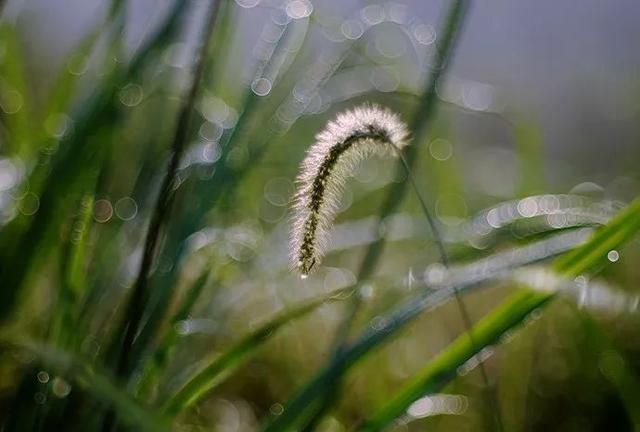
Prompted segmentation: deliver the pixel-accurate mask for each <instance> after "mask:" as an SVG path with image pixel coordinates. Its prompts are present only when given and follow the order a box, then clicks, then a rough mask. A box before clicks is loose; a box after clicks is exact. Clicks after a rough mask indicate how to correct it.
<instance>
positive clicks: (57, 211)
mask: <svg viewBox="0 0 640 432" xmlns="http://www.w3.org/2000/svg"><path fill="white" fill-rule="evenodd" d="M186 5H187V2H176V3H175V6H174V7H173V8H172V9H171V11H170V12H169V14H168V15H167V18H166V19H165V21H164V22H163V23H162V24H161V25H160V27H159V29H158V30H157V31H156V32H155V33H154V34H153V35H152V36H151V37H150V38H149V41H148V42H147V43H146V44H145V45H144V46H143V48H142V49H140V50H139V51H138V52H137V53H136V54H135V56H134V58H133V59H132V60H131V62H130V63H129V64H128V65H126V66H123V67H120V68H116V69H115V70H113V71H111V72H110V73H109V74H108V78H106V79H105V81H104V82H103V83H101V85H100V86H99V87H98V88H97V89H96V90H95V91H94V92H93V94H92V95H91V96H90V97H89V98H88V99H87V100H86V101H85V102H83V103H82V104H81V105H80V106H79V107H78V109H76V110H75V111H74V113H73V114H72V115H71V118H72V119H73V124H74V130H73V133H70V134H67V135H65V136H63V137H62V139H61V140H60V141H59V146H58V147H59V148H58V151H57V152H56V154H55V156H54V159H53V161H52V163H51V165H50V166H44V168H46V172H47V173H48V174H47V176H46V178H45V179H44V180H45V181H32V180H33V179H29V184H30V185H31V186H33V185H34V184H42V185H43V187H42V189H41V190H40V191H38V192H39V198H40V206H39V208H38V211H37V212H36V214H35V215H34V216H17V217H16V218H15V219H14V220H12V221H11V223H10V224H8V225H7V226H5V227H3V230H2V236H0V279H2V281H3V289H2V291H1V293H0V321H2V320H4V319H6V318H7V317H8V315H9V314H10V312H12V311H13V310H14V308H13V306H14V304H15V302H16V299H17V297H18V293H19V291H20V288H21V287H22V284H23V282H24V279H25V278H26V277H27V273H28V272H29V270H30V268H31V265H32V264H33V262H34V260H35V258H36V256H37V255H38V253H39V252H40V251H41V250H43V249H44V248H41V247H40V246H41V244H42V243H43V242H44V241H46V240H47V239H48V238H49V237H50V236H51V235H52V233H54V232H56V231H57V230H59V229H60V224H61V223H62V221H63V213H64V212H66V211H68V209H69V208H70V201H69V200H70V199H71V198H74V195H75V193H74V192H77V191H78V190H79V189H81V185H82V183H83V179H84V176H86V175H87V172H91V171H92V170H93V169H95V165H97V164H99V162H100V159H101V157H102V156H103V154H104V153H103V152H104V151H105V149H103V148H102V147H105V146H104V145H102V144H104V143H98V144H101V145H97V146H94V145H91V144H96V142H95V141H94V140H93V139H92V138H94V137H95V136H96V135H97V134H98V133H99V132H103V131H105V130H108V129H109V127H113V125H114V124H115V123H116V122H117V120H118V119H119V116H118V110H117V106H118V105H119V102H118V101H117V98H116V94H117V92H118V91H119V87H118V85H119V84H121V83H123V82H128V81H129V80H131V79H133V78H134V77H136V76H137V75H138V74H139V73H140V72H141V71H142V67H143V66H144V65H145V64H146V62H147V60H148V59H149V57H150V56H151V54H152V53H154V52H155V51H156V50H157V49H158V48H160V47H162V46H163V45H164V43H165V42H166V41H167V40H169V39H170V37H171V36H172V35H173V34H174V33H175V32H176V30H177V28H178V27H179V26H178V23H179V22H180V18H181V17H182V16H183V14H184V11H185V10H186V9H187V8H186ZM44 168H43V170H44ZM32 176H36V179H40V177H41V176H42V173H41V172H39V171H38V170H36V171H35V172H34V173H33V174H32ZM15 251H20V253H19V254H15V253H14V252H15Z"/></svg>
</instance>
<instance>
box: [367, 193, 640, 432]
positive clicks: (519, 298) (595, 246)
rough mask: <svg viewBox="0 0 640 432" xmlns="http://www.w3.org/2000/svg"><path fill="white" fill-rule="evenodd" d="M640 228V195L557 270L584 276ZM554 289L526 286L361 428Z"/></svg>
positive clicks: (381, 423) (382, 422)
mask: <svg viewBox="0 0 640 432" xmlns="http://www.w3.org/2000/svg"><path fill="white" fill-rule="evenodd" d="M639 229H640V199H639V200H636V201H634V202H633V203H631V204H630V205H629V206H628V207H627V208H625V209H624V210H623V211H622V212H620V213H619V214H618V215H617V216H616V217H615V218H614V219H613V220H611V222H610V223H609V224H607V225H605V226H604V227H602V228H601V229H599V230H598V231H597V232H596V233H595V234H594V235H593V236H592V238H591V239H590V240H589V241H588V242H587V243H586V244H584V245H583V246H581V247H579V248H578V249H576V250H574V251H572V252H570V253H568V254H567V255H565V256H563V257H560V258H558V259H557V260H556V261H555V262H554V263H553V269H554V270H555V271H556V272H558V273H559V274H560V275H562V276H565V277H572V276H578V275H579V274H581V273H584V272H587V271H589V270H590V269H591V268H594V267H595V266H597V265H600V264H602V263H603V262H605V261H606V256H607V253H608V252H609V251H610V250H612V249H616V248H619V247H620V246H621V245H622V244H624V243H625V242H626V241H628V240H629V239H630V238H631V237H632V236H633V235H634V234H636V233H637V231H638V230H639ZM553 295H554V294H553V293H543V292H539V291H531V290H528V289H525V290H522V291H520V292H518V293H516V294H514V295H512V296H511V297H510V298H509V299H507V300H506V301H505V302H504V303H503V304H502V305H501V306H499V307H498V308H497V309H495V310H494V311H493V312H492V313H490V314H489V315H488V316H486V317H485V318H483V319H482V320H480V321H479V322H478V323H476V325H475V326H474V327H473V329H472V335H473V337H474V340H475V341H477V342H478V343H480V346H479V347H478V349H475V348H474V346H473V344H472V343H471V341H470V339H469V335H462V336H460V337H458V339H456V340H455V341H454V342H453V343H451V344H450V345H449V346H448V347H447V348H446V349H445V350H444V351H443V352H442V353H440V354H439V355H437V356H436V357H435V358H434V359H433V360H431V361H430V362H429V363H428V365H427V366H426V367H425V368H424V369H423V370H422V371H421V372H420V373H419V374H417V375H416V376H415V377H414V378H412V379H411V381H410V382H409V384H407V386H406V387H405V388H404V389H402V390H401V391H400V392H399V393H398V394H397V395H396V396H395V397H394V398H393V399H392V400H391V402H389V403H388V404H387V405H385V406H384V407H382V408H381V409H380V410H379V411H378V412H376V413H375V414H374V415H373V416H371V418H370V419H369V420H367V421H365V423H364V424H363V425H362V426H361V427H360V428H359V430H362V431H376V430H381V429H384V428H385V427H387V426H388V425H389V424H390V423H391V422H392V421H393V420H394V419H396V418H397V417H399V416H401V415H402V414H403V413H404V412H405V411H406V409H407V408H408V407H409V405H410V404H411V403H412V402H414V401H415V400H417V399H419V398H420V397H422V396H424V395H425V394H427V393H430V392H434V391H437V390H438V389H439V388H441V387H442V386H443V385H444V384H446V383H448V382H449V381H450V380H451V379H453V378H454V377H455V376H456V370H457V369H458V367H460V366H461V365H463V364H464V363H465V362H466V361H468V360H469V359H471V358H472V357H473V356H474V355H476V354H477V353H478V350H479V349H480V350H481V349H483V348H484V347H487V346H490V345H492V344H494V343H496V342H497V341H498V340H499V338H500V336H502V335H503V334H504V332H506V331H507V330H509V329H511V328H513V327H515V326H517V325H519V324H520V323H521V322H522V321H523V320H524V319H525V318H526V317H527V316H528V315H529V314H530V313H531V312H532V311H533V310H535V309H537V308H539V307H541V306H543V305H544V304H545V303H546V302H548V301H549V300H551V299H552V298H553Z"/></svg>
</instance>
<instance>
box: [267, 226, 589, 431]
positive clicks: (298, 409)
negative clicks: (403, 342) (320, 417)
mask: <svg viewBox="0 0 640 432" xmlns="http://www.w3.org/2000/svg"><path fill="white" fill-rule="evenodd" d="M558 238H560V239H561V242H562V246H554V244H555V242H556V241H557V239H556V238H552V239H545V240H541V241H539V242H537V243H536V244H533V245H529V246H525V247H523V248H520V249H517V250H516V252H514V253H513V257H511V258H510V259H505V256H504V252H501V253H498V254H495V255H494V256H490V257H487V258H485V259H484V260H481V261H478V263H479V264H480V265H479V267H482V268H484V269H489V270H488V271H484V272H482V273H480V274H476V272H475V271H473V272H470V275H469V276H468V277H467V278H466V279H464V280H463V281H461V282H457V283H454V284H453V285H446V286H444V287H442V288H438V289H437V290H436V291H428V292H424V293H422V294H420V295H419V296H417V298H412V299H411V300H409V301H407V302H406V303H405V304H403V305H401V306H399V307H397V308H396V309H394V310H393V311H391V312H389V313H388V314H386V315H384V316H382V317H380V319H381V321H382V322H386V323H387V325H386V326H385V327H384V328H382V329H376V330H369V331H367V332H365V333H364V334H363V335H362V336H361V337H359V338H358V339H357V340H356V341H355V342H353V343H351V344H350V345H348V346H347V347H345V348H344V349H343V350H342V351H341V352H340V353H339V355H337V356H335V357H334V358H333V359H332V360H331V361H330V362H329V363H328V364H327V365H326V366H325V368H324V369H323V370H322V371H320V372H319V373H318V374H317V375H316V377H315V378H313V379H312V380H310V381H309V382H308V383H307V384H306V385H305V387H304V388H303V389H302V390H301V391H299V392H298V393H297V394H296V395H294V397H293V398H292V399H291V400H290V401H289V402H288V403H287V406H286V407H285V410H284V412H283V413H282V414H280V415H279V416H277V417H274V418H273V419H272V421H271V423H269V424H268V425H267V426H266V430H267V431H272V432H276V431H280V430H290V429H291V428H295V427H297V426H298V425H299V423H300V422H301V420H300V418H301V417H307V416H308V414H309V412H308V411H310V410H311V409H312V408H313V409H316V408H319V407H318V399H319V398H320V397H322V395H324V394H325V392H327V391H328V390H327V389H330V388H332V387H334V386H335V382H336V381H337V380H339V379H341V377H342V376H343V375H344V374H345V373H346V372H347V371H348V370H349V369H350V368H351V367H353V366H354V365H355V364H356V363H358V362H359V361H360V360H362V359H363V358H364V357H365V356H366V355H367V354H369V353H370V352H371V351H373V350H375V349H376V348H378V347H379V346H380V345H381V344H383V343H384V342H385V341H387V340H388V339H389V338H391V337H393V335H395V334H397V333H398V332H399V331H401V330H402V329H403V328H404V327H405V326H406V325H407V324H409V323H410V322H411V321H413V320H414V319H415V318H417V317H418V316H419V315H420V314H422V313H424V312H425V311H427V310H430V309H431V308H433V307H436V306H438V305H440V304H442V303H443V302H445V301H447V300H450V299H451V298H452V297H454V296H455V292H456V290H457V291H458V292H459V293H463V292H465V291H468V290H475V289H478V288H480V287H481V286H482V284H483V283H484V282H487V281H491V280H494V279H495V278H496V277H499V276H501V275H504V274H505V273H508V272H509V271H511V270H512V269H513V268H517V267H520V266H525V265H528V264H533V263H537V262H540V261H544V260H547V259H549V258H552V257H555V256H558V255H559V254H561V253H564V252H566V251H567V250H570V249H571V248H572V247H575V246H576V244H581V243H582V237H581V236H578V237H577V238H576V239H575V241H574V242H571V243H569V244H565V242H566V237H565V235H563V234H560V235H559V236H558ZM492 261H499V262H500V264H501V265H499V266H491V265H489V263H490V262H492ZM467 267H468V268H474V267H476V265H475V264H469V265H468V266H467ZM475 346H477V344H476V345H475ZM313 414H314V413H313V412H311V415H313Z"/></svg>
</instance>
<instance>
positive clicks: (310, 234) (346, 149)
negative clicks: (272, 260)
mask: <svg viewBox="0 0 640 432" xmlns="http://www.w3.org/2000/svg"><path fill="white" fill-rule="evenodd" d="M407 137H408V130H407V127H406V125H405V124H404V123H403V122H402V120H400V117H399V116H398V115H397V114H395V113H393V112H392V111H390V110H389V109H387V108H382V107H379V106H377V105H363V106H360V107H357V108H354V109H352V110H349V111H346V112H343V113H340V114H338V116H337V117H336V118H335V120H333V121H330V122H329V123H328V124H327V126H326V127H325V128H324V130H322V131H321V132H320V133H319V134H318V135H317V136H316V142H315V144H313V145H312V146H311V147H310V148H309V150H308V151H307V156H306V157H305V159H304V161H303V162H302V164H301V166H300V175H299V176H298V179H297V181H298V190H297V192H296V195H295V199H294V205H293V229H292V234H291V260H292V263H293V265H294V267H295V268H296V269H297V270H298V272H299V273H300V275H301V276H302V277H303V278H304V277H306V276H307V275H308V274H309V273H310V272H311V271H312V270H313V269H314V268H315V267H317V265H318V264H319V263H320V259H321V257H322V255H323V251H324V249H325V246H326V242H327V235H328V232H329V229H330V227H331V223H332V222H333V219H334V217H335V214H336V210H337V207H338V203H339V197H340V194H341V192H342V189H343V187H344V184H345V182H346V180H347V177H348V175H349V174H350V173H352V172H353V170H354V169H355V168H356V166H357V164H358V163H359V162H360V161H362V160H363V159H365V158H367V157H369V156H371V155H373V154H378V155H391V156H395V155H396V154H397V153H398V151H400V150H402V148H403V147H405V146H406V145H407Z"/></svg>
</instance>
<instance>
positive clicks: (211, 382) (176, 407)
mask: <svg viewBox="0 0 640 432" xmlns="http://www.w3.org/2000/svg"><path fill="white" fill-rule="evenodd" d="M353 291H354V288H343V289H339V290H336V291H332V292H330V293H328V294H323V295H320V296H318V297H316V298H314V299H312V300H309V301H306V302H304V303H302V304H300V305H296V306H293V307H291V308H287V309H286V310H285V311H283V312H282V313H280V314H278V315H276V316H275V317H274V318H272V319H270V320H269V321H267V322H266V323H265V324H263V325H261V326H260V327H259V328H258V329H256V330H254V331H252V332H251V333H250V334H248V335H246V336H244V337H243V338H242V339H240V340H239V341H238V342H236V343H235V344H234V345H233V346H232V347H231V348H229V349H228V350H226V351H225V352H224V353H222V354H221V355H219V356H217V357H216V358H214V359H213V360H212V361H211V362H210V363H209V364H208V365H206V366H205V367H204V368H203V369H202V370H200V371H199V372H198V373H197V374H196V375H195V376H193V377H192V378H191V379H189V380H188V381H187V383H186V384H185V385H184V386H183V387H182V388H181V389H180V390H179V391H178V392H177V393H176V394H174V395H173V396H172V397H171V398H170V399H169V400H168V401H167V402H166V403H165V404H164V408H163V411H164V412H165V413H167V414H168V415H169V416H172V417H173V416H175V415H177V414H179V413H180V412H181V411H183V410H185V409H187V408H189V407H190V406H192V405H194V404H195V403H196V402H198V401H199V400H200V399H201V398H202V397H203V396H205V395H206V393H207V392H209V391H210V390H211V389H212V388H214V387H215V386H216V385H217V384H219V383H220V381H222V380H223V379H224V378H225V377H226V376H227V375H229V374H230V373H231V372H233V371H234V370H235V369H236V368H237V367H238V366H240V365H241V364H242V363H244V362H246V361H247V360H249V358H250V356H251V355H252V354H253V353H255V351H256V350H257V349H258V348H260V347H261V346H262V345H263V344H264V343H265V342H267V341H268V340H269V339H270V338H271V337H272V336H273V335H274V334H275V332H277V331H278V330H279V329H280V328H282V327H283V326H285V325H287V324H289V323H291V322H292V321H294V320H296V319H298V318H302V317H304V316H305V315H307V314H309V313H311V312H313V311H314V310H316V309H317V308H318V307H320V306H322V305H324V304H327V303H331V302H335V301H341V300H344V299H346V298H348V297H349V295H351V294H352V293H353Z"/></svg>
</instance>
